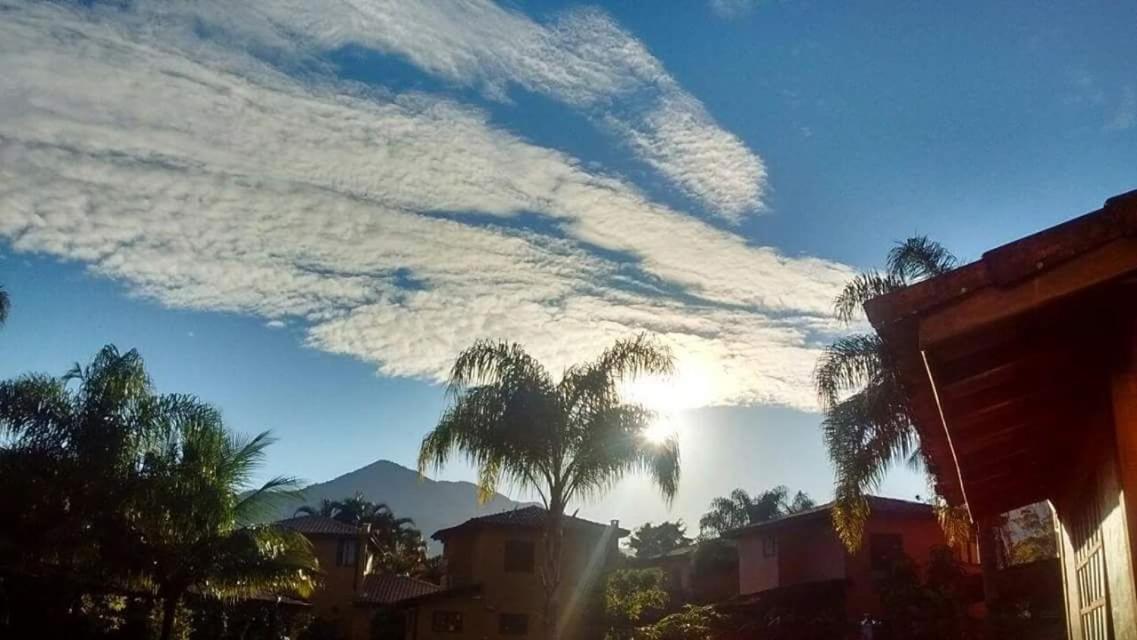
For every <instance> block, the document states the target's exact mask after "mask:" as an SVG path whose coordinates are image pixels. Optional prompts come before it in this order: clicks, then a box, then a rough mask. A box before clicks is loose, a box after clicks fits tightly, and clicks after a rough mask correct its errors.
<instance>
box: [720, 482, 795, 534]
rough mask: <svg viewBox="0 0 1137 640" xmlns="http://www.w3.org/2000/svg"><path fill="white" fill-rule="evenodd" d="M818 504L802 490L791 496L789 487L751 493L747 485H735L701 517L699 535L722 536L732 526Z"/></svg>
mask: <svg viewBox="0 0 1137 640" xmlns="http://www.w3.org/2000/svg"><path fill="white" fill-rule="evenodd" d="M814 506H816V505H815V504H814V502H813V500H812V499H810V497H809V496H808V495H806V494H805V493H804V492H802V491H798V492H797V493H795V494H794V495H793V496H790V490H789V489H787V488H786V487H784V486H781V485H779V486H777V487H774V488H773V489H770V490H768V491H763V492H762V493H759V494H758V495H756V496H754V497H751V496H750V494H749V493H747V492H746V491H745V490H744V489H735V490H734V491H731V492H730V495H729V496H725V497H719V498H715V499H714V500H712V501H711V507H710V510H709V511H707V513H705V514H703V517H702V518H699V535H701V536H702V537H704V538H712V537H716V536H720V535H722V534H723V533H725V532H727V531H730V530H731V529H737V528H739V527H745V526H746V525H748V524H754V523H756V522H766V521H768V520H774V519H777V518H781V517H783V516H786V515H789V514H791V513H797V512H799V511H804V510H806V509H811V508H813V507H814Z"/></svg>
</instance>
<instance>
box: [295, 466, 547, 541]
mask: <svg viewBox="0 0 1137 640" xmlns="http://www.w3.org/2000/svg"><path fill="white" fill-rule="evenodd" d="M357 492H360V493H362V494H363V496H364V497H365V498H366V499H368V500H370V501H372V502H377V503H378V502H382V503H385V504H386V505H387V506H389V507H391V509H392V510H393V511H394V512H395V514H396V515H398V516H399V517H407V518H413V519H414V521H415V524H416V525H417V526H418V528H419V529H420V530H421V531H422V533H423V537H424V538H427V539H428V540H427V542H428V543H429V544H430V549H431V552H432V553H433V552H438V551H440V550H441V548H440V546H439V545H438V543H437V542H435V541H433V540H429V538H430V534H432V533H434V532H435V531H437V530H439V529H443V528H445V527H449V526H452V525H455V524H459V523H461V522H464V521H466V520H467V519H469V518H473V517H475V516H481V515H486V514H488V513H495V512H498V511H505V510H508V509H513V508H515V507H517V506H523V505H524V504H527V503H519V502H515V501H513V500H510V499H509V498H506V497H505V496H503V495H500V494H497V495H495V496H494V498H493V500H491V501H490V502H488V503H486V504H483V505H479V504H478V500H477V488H476V487H475V486H474V484H473V483H471V482H449V481H438V480H431V479H429V478H420V477H419V475H418V472H417V471H415V470H413V469H408V468H406V467H404V466H402V465H400V464H396V463H394V462H391V461H389V460H378V461H376V462H373V463H371V464H369V465H367V466H365V467H360V468H359V469H356V470H355V471H351V472H348V473H345V474H343V475H342V476H339V477H337V478H333V479H331V480H328V481H327V482H320V483H316V484H312V485H309V486H307V487H306V488H305V489H304V495H305V498H306V501H307V504H311V505H313V506H315V505H318V504H319V503H320V500H322V499H324V498H327V499H329V500H339V499H341V498H346V497H350V496H352V495H355V493H357ZM302 504H304V502H293V503H290V504H287V505H284V506H283V507H282V508H281V510H280V512H279V517H281V518H287V517H290V516H291V515H292V514H293V513H294V512H295V511H296V509H297V508H298V507H300V506H301V505H302Z"/></svg>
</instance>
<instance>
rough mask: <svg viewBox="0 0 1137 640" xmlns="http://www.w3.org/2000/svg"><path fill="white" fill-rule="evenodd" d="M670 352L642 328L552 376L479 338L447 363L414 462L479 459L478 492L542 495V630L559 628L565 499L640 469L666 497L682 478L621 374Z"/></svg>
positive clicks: (655, 363)
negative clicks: (442, 403)
mask: <svg viewBox="0 0 1137 640" xmlns="http://www.w3.org/2000/svg"><path fill="white" fill-rule="evenodd" d="M672 369H673V360H672V356H671V353H670V351H668V350H667V349H666V348H665V347H662V346H660V345H658V344H657V343H656V342H655V341H653V340H651V339H649V338H648V337H646V336H645V335H640V336H638V337H636V338H634V339H630V340H620V341H617V342H616V343H615V344H614V345H613V346H612V347H610V348H609V349H607V350H606V351H604V353H602V354H601V355H600V357H599V358H598V359H596V360H595V361H592V362H589V363H585V364H578V365H574V366H572V367H569V368H568V369H567V370H566V371H565V372H564V374H563V375H562V376H561V379H560V381H558V382H554V381H553V378H552V376H551V375H550V374H549V372H548V370H547V369H546V368H545V367H544V366H542V365H541V363H540V362H538V361H537V360H535V359H534V358H533V357H532V356H530V355H529V354H528V353H526V352H525V350H524V349H522V347H521V346H520V345H517V344H507V343H504V342H491V341H485V340H483V341H478V342H476V343H474V345H473V346H471V347H470V348H468V349H466V350H465V351H463V352H462V353H461V355H459V356H458V359H457V360H456V361H455V363H454V367H453V369H452V370H451V372H450V381H449V391H448V395H449V398H450V405H449V407H448V408H447V409H446V411H445V412H444V413H443V415H442V418H441V419H440V420H439V422H438V426H436V427H435V428H434V430H433V431H431V432H430V433H429V434H427V435H426V437H425V438H423V441H422V446H421V448H420V450H419V460H418V467H419V471H420V472H423V473H425V472H426V470H427V469H428V468H430V467H434V468H436V469H437V468H440V467H441V466H442V465H444V464H445V463H446V462H447V460H449V459H450V457H451V456H452V455H454V454H456V453H462V454H464V455H465V456H466V458H467V459H469V460H470V461H471V462H473V463H474V465H475V466H476V467H477V472H478V488H479V497H480V499H482V500H488V499H489V498H491V497H492V496H493V495H494V491H495V490H496V489H497V487H498V486H499V485H501V483H502V482H510V483H514V484H516V485H517V486H520V487H523V488H526V489H530V490H532V491H534V492H535V493H536V494H537V495H538V496H540V499H541V502H542V504H543V505H544V506H545V509H546V512H547V522H546V525H545V531H544V546H545V553H544V563H543V566H542V568H541V578H542V586H543V588H544V591H545V616H544V618H545V621H544V622H545V630H546V632H545V637H546V638H549V639H550V640H555V639H556V638H557V637H559V633H560V627H561V624H560V623H561V620H560V619H559V618H558V614H559V611H558V603H557V590H558V587H559V586H560V582H561V573H560V571H561V567H560V565H561V544H562V535H563V518H564V513H565V508H566V507H567V506H568V504H569V502H570V501H572V500H574V499H576V498H581V497H589V496H595V495H597V494H600V493H603V492H604V491H606V490H607V489H608V488H609V487H611V486H612V485H613V484H614V483H615V482H616V481H618V480H619V479H620V478H622V477H623V476H624V475H626V474H628V473H630V472H637V471H644V472H647V473H648V474H649V475H650V476H651V478H652V480H653V481H654V483H655V485H656V486H657V487H658V488H659V489H660V491H661V492H662V494H663V496H664V498H665V499H667V500H668V501H670V500H671V499H672V498H673V497H674V496H675V493H676V491H677V490H678V486H679V445H678V441H677V440H676V439H675V438H674V437H672V438H669V439H667V440H665V441H663V442H656V441H653V440H652V439H650V438H648V437H647V436H646V431H647V429H648V428H649V427H650V426H651V424H652V420H653V414H652V412H651V411H649V410H648V409H646V408H645V407H642V406H639V405H636V404H629V403H625V402H624V401H623V399H622V398H621V395H620V391H619V389H620V385H621V383H622V382H623V381H625V380H628V379H631V378H633V377H635V376H638V375H667V374H670V373H671V371H672Z"/></svg>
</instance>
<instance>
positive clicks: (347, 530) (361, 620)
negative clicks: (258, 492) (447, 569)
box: [277, 516, 441, 640]
mask: <svg viewBox="0 0 1137 640" xmlns="http://www.w3.org/2000/svg"><path fill="white" fill-rule="evenodd" d="M277 525H278V526H281V527H285V528H288V529H292V530H293V531H296V532H298V533H301V534H303V535H304V537H306V538H307V539H308V541H309V542H311V543H312V551H313V553H314V554H315V556H316V560H317V561H318V562H319V565H320V580H319V587H318V588H317V589H316V591H315V592H314V593H313V594H312V596H311V598H310V600H309V601H310V604H311V613H312V616H313V617H314V618H319V619H321V620H324V621H327V622H329V623H331V624H333V625H334V626H336V627H338V630H339V633H340V634H341V635H342V636H343V637H344V638H348V639H350V640H366V639H368V638H370V637H371V623H372V619H373V618H374V617H375V614H376V612H377V611H379V610H380V609H392V610H394V609H396V607H397V605H399V603H401V602H402V601H404V600H409V599H412V598H416V597H422V596H424V595H427V594H430V593H433V592H435V591H439V590H440V589H441V587H439V586H438V585H435V584H431V583H429V582H424V581H422V580H416V579H414V578H409V577H406V576H396V575H391V574H385V573H378V572H377V567H376V565H375V547H374V545H373V544H372V543H371V536H370V529H369V527H366V526H364V527H357V526H355V525H351V524H346V523H344V522H340V521H339V520H335V519H333V518H327V517H323V516H301V517H296V518H289V519H287V520H281V521H279V522H277ZM399 615H400V616H401V613H400V614H399Z"/></svg>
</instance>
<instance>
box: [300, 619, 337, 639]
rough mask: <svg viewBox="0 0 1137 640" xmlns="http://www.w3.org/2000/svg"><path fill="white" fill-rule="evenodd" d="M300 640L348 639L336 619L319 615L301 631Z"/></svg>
mask: <svg viewBox="0 0 1137 640" xmlns="http://www.w3.org/2000/svg"><path fill="white" fill-rule="evenodd" d="M298 640H347V636H346V635H345V634H344V632H343V630H342V629H341V628H340V625H339V624H337V623H336V622H335V621H334V620H329V619H327V618H320V617H317V618H314V619H313V620H312V621H311V622H310V623H309V624H308V626H307V627H305V628H304V630H303V631H301V632H300V635H299V637H298Z"/></svg>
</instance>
